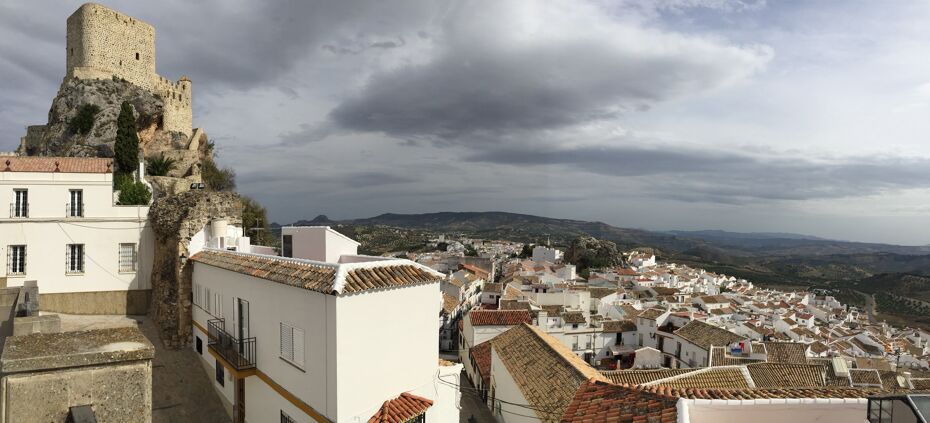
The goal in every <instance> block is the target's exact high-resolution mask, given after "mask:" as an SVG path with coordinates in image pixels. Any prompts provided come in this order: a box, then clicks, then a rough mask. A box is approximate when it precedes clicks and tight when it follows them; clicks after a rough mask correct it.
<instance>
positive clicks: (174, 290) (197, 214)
mask: <svg viewBox="0 0 930 423" xmlns="http://www.w3.org/2000/svg"><path fill="white" fill-rule="evenodd" d="M213 219H226V220H228V221H229V223H230V224H232V225H237V226H238V225H241V224H242V205H241V202H240V199H239V195H238V194H236V193H233V192H211V191H199V190H198V191H188V192H184V193H180V194H177V195H173V196H169V197H163V198H161V199H158V200H156V201H155V203H154V204H152V208H151V209H150V210H149V222H150V223H151V224H152V229H153V230H154V231H155V245H156V248H155V262H154V264H153V271H152V307H151V309H150V310H151V313H152V316H153V317H154V320H155V323H156V324H157V325H158V328H159V331H160V334H161V340H162V341H163V342H164V344H165V345H166V346H168V347H170V348H178V347H182V346H186V345H189V344H190V341H191V325H192V323H191V322H192V320H191V301H190V298H191V297H190V294H191V277H192V273H193V263H192V262H189V261H187V260H186V258H189V257H190V256H191V254H190V250H189V249H188V248H189V247H190V242H191V238H192V237H193V236H194V235H195V234H196V233H197V232H199V231H200V230H201V229H203V228H204V226H206V225H207V224H208V223H210V222H211V221H212V220H213ZM182 257H184V259H182Z"/></svg>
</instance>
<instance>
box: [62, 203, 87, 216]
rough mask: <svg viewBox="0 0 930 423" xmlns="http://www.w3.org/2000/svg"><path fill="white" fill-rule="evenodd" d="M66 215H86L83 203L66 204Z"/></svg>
mask: <svg viewBox="0 0 930 423" xmlns="http://www.w3.org/2000/svg"><path fill="white" fill-rule="evenodd" d="M65 217H84V204H83V203H67V204H65Z"/></svg>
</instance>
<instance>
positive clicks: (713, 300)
mask: <svg viewBox="0 0 930 423" xmlns="http://www.w3.org/2000/svg"><path fill="white" fill-rule="evenodd" d="M698 298H700V299H701V301H703V302H704V304H723V303H729V302H730V300H729V299H728V298H727V297H724V296H723V295H705V296H703V297H698Z"/></svg>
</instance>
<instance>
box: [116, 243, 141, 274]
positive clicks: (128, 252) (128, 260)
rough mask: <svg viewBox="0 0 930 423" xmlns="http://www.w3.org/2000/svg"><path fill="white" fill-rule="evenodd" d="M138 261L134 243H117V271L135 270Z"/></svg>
mask: <svg viewBox="0 0 930 423" xmlns="http://www.w3.org/2000/svg"><path fill="white" fill-rule="evenodd" d="M137 262H138V254H136V244H135V243H122V244H120V245H119V271H120V272H135V271H136V267H137V265H138V264H137Z"/></svg>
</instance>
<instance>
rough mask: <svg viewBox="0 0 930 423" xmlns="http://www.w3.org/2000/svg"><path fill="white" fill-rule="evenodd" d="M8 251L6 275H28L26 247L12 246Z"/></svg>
mask: <svg viewBox="0 0 930 423" xmlns="http://www.w3.org/2000/svg"><path fill="white" fill-rule="evenodd" d="M7 251H8V252H7V256H6V273H7V274H8V275H24V274H26V246H25V245H11V246H9V248H8V250H7Z"/></svg>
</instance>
